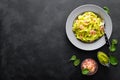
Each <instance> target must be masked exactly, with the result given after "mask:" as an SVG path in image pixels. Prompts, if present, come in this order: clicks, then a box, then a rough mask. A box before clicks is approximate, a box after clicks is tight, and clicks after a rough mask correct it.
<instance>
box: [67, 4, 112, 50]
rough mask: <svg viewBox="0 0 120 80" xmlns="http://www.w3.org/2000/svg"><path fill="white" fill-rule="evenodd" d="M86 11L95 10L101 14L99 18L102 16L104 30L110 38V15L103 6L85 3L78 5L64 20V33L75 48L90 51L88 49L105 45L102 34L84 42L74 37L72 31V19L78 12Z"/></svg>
mask: <svg viewBox="0 0 120 80" xmlns="http://www.w3.org/2000/svg"><path fill="white" fill-rule="evenodd" d="M86 11H92V12H95V13H96V14H98V15H99V16H101V18H103V20H104V21H105V30H106V34H107V36H108V38H110V36H111V34H112V21H111V18H110V16H109V15H108V14H107V13H106V12H105V11H104V9H103V8H101V7H99V6H97V5H93V4H86V5H82V6H79V7H77V8H76V9H74V10H73V11H72V12H71V13H70V15H69V16H68V19H67V22H66V34H67V36H68V39H69V40H70V42H71V43H72V44H73V45H74V46H76V47H77V48H79V49H82V50H87V51H90V50H95V49H98V48H100V47H102V46H103V45H105V43H106V41H105V38H104V36H103V37H101V38H100V39H98V40H97V41H95V42H93V43H84V42H82V41H80V40H78V39H76V37H75V35H74V33H73V31H72V25H73V21H74V20H75V18H76V17H77V16H78V15H79V14H82V13H83V12H86Z"/></svg>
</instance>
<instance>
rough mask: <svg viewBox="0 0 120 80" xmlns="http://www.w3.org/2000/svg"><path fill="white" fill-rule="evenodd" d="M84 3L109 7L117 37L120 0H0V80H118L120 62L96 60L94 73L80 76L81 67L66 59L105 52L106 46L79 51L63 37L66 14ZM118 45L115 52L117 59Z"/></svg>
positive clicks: (119, 27) (119, 53)
mask: <svg viewBox="0 0 120 80" xmlns="http://www.w3.org/2000/svg"><path fill="white" fill-rule="evenodd" d="M87 3H91V4H96V5H99V6H101V7H103V6H108V7H109V8H110V16H111V18H112V22H113V33H112V36H111V39H112V38H117V39H118V40H119V39H120V35H119V30H120V26H119V25H120V22H119V21H120V17H119V15H120V6H119V4H120V1H119V0H0V80H119V79H120V76H119V75H120V65H118V66H116V67H110V68H105V67H103V66H101V65H100V64H99V63H98V64H99V69H98V72H97V73H96V74H95V75H94V76H83V75H82V74H81V70H80V67H74V66H73V65H72V63H69V62H68V61H69V58H70V57H71V56H72V55H73V54H75V55H77V56H78V58H81V60H84V59H85V58H88V57H90V58H94V59H95V60H96V61H97V58H96V53H97V51H99V50H101V51H104V52H107V47H106V46H103V47H102V48H100V49H98V50H95V51H90V52H87V51H82V50H79V49H77V48H76V47H74V46H73V45H72V44H71V43H70V42H69V41H68V39H67V37H66V34H65V23H66V19H67V17H68V15H69V13H70V12H71V11H72V10H73V9H74V8H76V7H78V6H80V5H83V4H87ZM119 44H120V43H119ZM119 44H118V48H117V51H116V52H115V53H114V55H115V56H117V58H118V59H119V61H120V46H119ZM97 62H98V61H97Z"/></svg>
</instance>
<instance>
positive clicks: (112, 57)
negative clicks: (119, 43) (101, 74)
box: [109, 55, 118, 66]
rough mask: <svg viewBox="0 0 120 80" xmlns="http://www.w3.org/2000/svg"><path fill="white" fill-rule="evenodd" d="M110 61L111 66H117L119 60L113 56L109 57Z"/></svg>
mask: <svg viewBox="0 0 120 80" xmlns="http://www.w3.org/2000/svg"><path fill="white" fill-rule="evenodd" d="M109 59H110V63H111V65H113V66H115V65H117V64H118V60H117V58H116V57H115V56H112V55H111V56H110V57H109Z"/></svg>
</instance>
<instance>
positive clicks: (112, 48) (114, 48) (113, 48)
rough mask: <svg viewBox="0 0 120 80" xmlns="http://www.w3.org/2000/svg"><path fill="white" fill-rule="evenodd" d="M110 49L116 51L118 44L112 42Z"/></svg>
mask: <svg viewBox="0 0 120 80" xmlns="http://www.w3.org/2000/svg"><path fill="white" fill-rule="evenodd" d="M109 50H110V52H115V51H116V46H115V45H114V44H112V45H111V46H110V47H109Z"/></svg>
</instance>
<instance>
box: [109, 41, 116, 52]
mask: <svg viewBox="0 0 120 80" xmlns="http://www.w3.org/2000/svg"><path fill="white" fill-rule="evenodd" d="M117 43H118V40H117V39H112V43H111V46H110V47H109V50H110V52H115V51H116V44H117Z"/></svg>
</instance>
